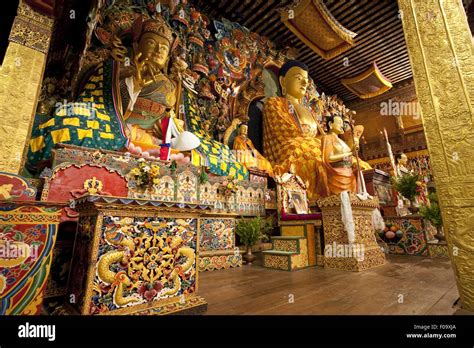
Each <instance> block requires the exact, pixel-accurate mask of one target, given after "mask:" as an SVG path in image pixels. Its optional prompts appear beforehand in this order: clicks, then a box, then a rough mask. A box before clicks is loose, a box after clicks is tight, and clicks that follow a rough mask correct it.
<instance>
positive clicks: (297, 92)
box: [281, 66, 309, 99]
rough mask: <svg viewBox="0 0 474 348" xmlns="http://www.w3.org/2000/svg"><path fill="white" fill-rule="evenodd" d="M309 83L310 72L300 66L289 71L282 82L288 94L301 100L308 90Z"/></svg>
mask: <svg viewBox="0 0 474 348" xmlns="http://www.w3.org/2000/svg"><path fill="white" fill-rule="evenodd" d="M308 81H309V80H308V72H307V71H306V70H303V69H301V68H300V67H299V66H294V67H292V68H291V69H290V70H288V71H287V73H286V75H285V76H284V77H283V79H282V81H281V82H282V86H284V89H285V90H286V94H288V95H290V96H292V97H294V98H296V99H301V98H303V97H304V95H305V93H306V89H307V88H308Z"/></svg>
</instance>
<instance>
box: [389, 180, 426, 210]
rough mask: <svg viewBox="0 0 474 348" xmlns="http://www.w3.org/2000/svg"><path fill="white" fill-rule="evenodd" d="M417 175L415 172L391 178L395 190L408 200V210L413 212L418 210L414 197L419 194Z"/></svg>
mask: <svg viewBox="0 0 474 348" xmlns="http://www.w3.org/2000/svg"><path fill="white" fill-rule="evenodd" d="M419 183H420V181H419V177H418V175H416V174H404V175H401V176H399V177H398V178H395V179H393V180H392V185H393V187H394V188H395V190H396V191H397V192H398V193H399V194H401V195H402V196H403V197H405V198H406V199H408V200H409V201H410V206H409V207H408V210H409V211H410V212H411V213H412V214H415V213H416V212H418V207H417V206H416V197H418V196H419V195H420V189H419Z"/></svg>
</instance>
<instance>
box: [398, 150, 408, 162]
mask: <svg viewBox="0 0 474 348" xmlns="http://www.w3.org/2000/svg"><path fill="white" fill-rule="evenodd" d="M407 162H408V157H407V155H405V154H404V153H402V155H401V156H400V164H402V165H406V164H407Z"/></svg>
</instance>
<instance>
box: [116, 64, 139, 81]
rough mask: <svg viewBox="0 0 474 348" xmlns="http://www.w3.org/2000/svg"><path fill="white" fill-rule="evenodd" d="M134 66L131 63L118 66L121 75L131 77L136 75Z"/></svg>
mask: <svg viewBox="0 0 474 348" xmlns="http://www.w3.org/2000/svg"><path fill="white" fill-rule="evenodd" d="M136 73H137V72H136V68H135V67H134V66H133V65H128V66H123V67H121V68H120V76H121V77H125V78H127V77H131V76H135V75H136Z"/></svg>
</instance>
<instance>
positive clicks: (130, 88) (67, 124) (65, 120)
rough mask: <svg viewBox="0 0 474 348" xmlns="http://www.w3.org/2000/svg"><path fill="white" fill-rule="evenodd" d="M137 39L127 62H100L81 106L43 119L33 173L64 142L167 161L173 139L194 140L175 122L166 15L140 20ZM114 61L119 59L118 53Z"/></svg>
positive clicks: (33, 147)
mask: <svg viewBox="0 0 474 348" xmlns="http://www.w3.org/2000/svg"><path fill="white" fill-rule="evenodd" d="M132 35H133V38H134V41H133V48H132V49H131V52H129V53H127V57H122V59H108V60H106V61H104V62H103V63H100V64H99V65H98V66H97V67H96V68H95V69H94V71H93V73H92V74H91V75H90V76H89V78H88V79H87V80H86V83H85V84H84V88H83V90H82V93H81V94H80V96H79V98H78V100H77V102H75V103H70V104H69V105H61V106H60V107H58V108H56V110H55V112H54V114H53V115H52V116H51V117H48V116H46V115H37V117H36V120H35V125H34V126H33V133H32V137H31V141H30V147H29V151H28V168H29V169H35V168H38V167H40V163H41V162H42V161H43V160H48V159H49V158H50V157H51V149H52V148H53V147H54V146H55V145H56V144H58V143H64V144H73V145H78V146H84V147H90V148H99V149H105V150H117V151H120V150H124V149H127V148H128V149H129V150H131V152H132V153H136V154H144V155H145V153H146V155H154V156H155V157H161V158H162V159H166V158H163V157H167V156H169V152H170V146H171V145H170V144H171V143H172V142H170V140H171V139H170V138H171V137H173V136H181V135H183V136H186V137H194V135H193V134H192V133H189V132H183V128H182V124H183V123H180V121H179V120H177V119H176V118H174V111H175V108H176V103H177V94H178V90H177V83H176V82H175V81H173V80H172V78H170V76H169V75H168V62H169V59H170V53H171V52H170V51H171V48H172V47H173V41H174V34H173V31H172V29H171V28H170V27H169V26H168V24H167V23H166V21H165V20H164V19H163V18H162V17H160V16H157V17H156V18H154V19H147V20H145V21H143V19H142V18H141V17H139V18H138V19H137V20H136V21H135V23H134V25H133V27H132ZM121 48H122V49H124V47H123V46H122V47H121ZM112 57H116V55H114V52H113V51H112ZM192 140H193V141H188V143H190V144H191V143H192V144H194V147H195V146H196V143H197V144H199V140H197V138H193V139H192ZM180 143H181V144H182V143H183V141H181V142H180ZM184 143H186V142H184ZM181 150H183V151H187V150H190V149H181ZM160 153H161V156H160ZM163 155H164V156H163Z"/></svg>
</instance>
